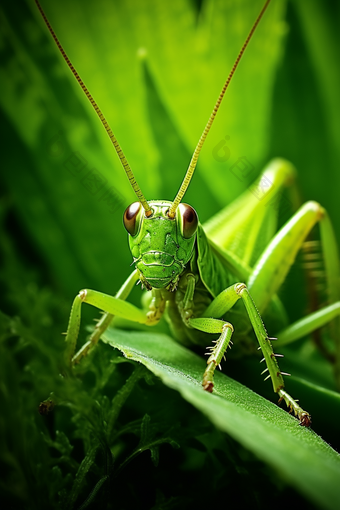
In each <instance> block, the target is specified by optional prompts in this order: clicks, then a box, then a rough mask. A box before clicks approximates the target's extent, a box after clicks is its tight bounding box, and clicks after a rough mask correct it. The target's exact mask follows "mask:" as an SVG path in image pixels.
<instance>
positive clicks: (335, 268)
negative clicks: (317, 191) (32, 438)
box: [36, 0, 340, 427]
mask: <svg viewBox="0 0 340 510" xmlns="http://www.w3.org/2000/svg"><path fill="white" fill-rule="evenodd" d="M269 2H270V0H267V1H266V2H265V5H264V7H263V8H262V10H261V12H260V14H259V15H258V17H257V19H256V21H255V23H254V25H253V27H252V28H251V31H250V33H249V35H248V37H247V39H246V41H245V43H244V45H243V46H242V48H241V50H240V52H239V55H238V57H237V59H236V61H235V64H234V66H233V68H232V70H231V72H230V74H229V76H228V78H227V80H226V82H225V84H224V86H223V88H222V91H221V93H220V95H219V97H218V100H217V102H216V104H215V107H214V109H213V111H212V113H211V115H210V118H209V120H208V122H207V124H206V126H205V128H204V130H203V133H202V135H201V138H200V139H199V142H198V144H197V147H196V149H195V151H194V153H193V156H192V158H191V161H190V164H189V168H188V170H187V172H186V174H185V177H184V180H183V182H182V185H181V187H180V189H179V191H178V193H177V195H176V197H175V199H174V200H173V201H172V202H171V201H167V200H152V201H148V200H146V199H145V197H144V195H143V193H142V191H141V189H140V187H139V186H138V183H137V181H136V179H135V177H134V174H133V172H132V170H131V168H130V166H129V164H128V161H127V159H126V157H125V155H124V153H123V151H122V149H121V147H120V145H119V143H118V141H117V139H116V137H115V135H114V134H113V132H112V130H111V128H110V126H109V125H108V123H107V121H106V119H105V117H104V115H103V114H102V112H101V110H100V109H99V107H98V105H97V104H96V102H95V100H94V99H93V97H92V95H91V94H90V92H89V91H88V89H87V87H86V85H85V84H84V82H83V81H82V79H81V78H80V76H79V74H78V73H77V71H76V70H75V68H74V67H73V65H72V63H71V62H70V60H69V58H68V57H67V55H66V53H65V51H64V49H63V47H62V46H61V44H60V42H59V40H58V38H57V36H56V34H55V33H54V31H53V29H52V27H51V26H50V24H49V22H48V20H47V18H46V15H45V14H44V12H43V10H42V8H41V6H40V4H39V2H38V0H36V4H37V6H38V9H39V10H40V13H41V14H42V16H43V19H44V21H45V23H46V25H47V27H48V29H49V31H50V33H51V35H52V37H53V38H54V40H55V42H56V44H57V46H58V48H59V50H60V52H61V53H62V55H63V57H64V59H65V61H66V63H67V64H68V66H69V68H70V69H71V71H72V73H73V74H74V76H75V78H76V79H77V81H78V83H79V85H80V86H81V88H82V89H83V91H84V93H85V94H86V96H87V97H88V99H89V101H90V102H91V104H92V106H93V108H94V109H95V111H96V113H97V115H98V116H99V118H100V120H101V122H102V124H103V125H104V127H105V129H106V131H107V133H108V135H109V137H110V139H111V141H112V143H113V145H114V148H115V150H116V152H117V155H118V157H119V159H120V161H121V163H122V165H123V168H124V170H125V172H126V175H127V177H128V179H129V181H130V184H131V186H132V188H133V190H134V192H135V194H136V197H137V201H136V202H134V203H132V204H131V205H130V206H129V207H128V208H127V209H126V211H125V213H124V217H123V222H124V226H125V228H126V230H127V232H128V235H129V246H130V250H131V254H132V257H133V265H134V266H135V268H134V270H133V272H132V274H131V275H130V276H129V277H128V279H127V280H126V281H125V282H124V284H123V285H122V287H121V288H120V290H119V291H118V292H117V294H116V295H115V296H114V297H113V296H110V295H107V294H103V293H100V292H97V291H95V290H90V289H84V290H81V291H80V292H79V293H78V295H77V296H76V298H75V300H74V302H73V306H72V309H71V315H70V319H69V324H68V329H67V333H66V345H67V347H66V353H65V356H66V361H67V364H68V366H70V367H72V365H74V364H75V363H78V362H79V361H80V359H81V358H82V357H83V356H85V355H86V354H87V353H88V352H89V350H90V349H91V348H92V347H94V346H95V345H96V344H97V343H98V341H99V339H100V337H101V336H102V335H103V333H104V332H105V330H106V329H107V328H108V327H109V325H110V323H111V321H112V319H113V317H114V316H117V317H120V318H123V319H128V320H130V321H134V322H137V323H140V324H145V325H148V326H152V325H155V324H157V323H158V322H159V320H160V319H161V317H162V316H163V315H165V317H166V319H167V321H168V323H169V325H170V328H171V331H172V333H173V335H174V336H175V338H176V339H177V340H178V341H180V342H182V343H184V344H186V345H192V344H194V345H200V346H206V345H207V344H209V342H210V338H211V334H215V335H218V338H217V340H215V341H214V342H213V345H212V346H211V347H208V350H209V353H208V354H209V357H208V360H207V367H206V370H205V372H204V374H203V378H202V386H203V389H204V390H205V391H208V392H212V391H213V388H214V372H215V369H216V367H217V366H219V365H220V363H221V360H222V359H223V357H224V356H225V353H226V351H227V348H228V347H231V345H232V340H231V339H232V336H233V333H234V330H235V332H236V333H238V334H239V333H242V335H243V336H246V334H247V333H248V332H249V330H251V329H253V331H254V333H255V335H256V338H257V340H258V343H259V349H261V351H262V353H263V359H262V361H263V362H265V364H266V368H265V370H264V371H263V373H266V372H268V374H267V375H266V379H267V378H270V379H271V381H272V385H273V390H274V392H275V393H277V394H278V396H279V401H282V400H284V401H285V403H286V404H287V406H288V408H289V409H290V412H293V413H294V415H295V416H296V417H297V418H298V419H299V421H300V425H302V426H306V427H309V426H310V424H311V416H310V414H309V413H308V412H306V411H304V410H303V409H302V407H300V405H299V404H298V403H297V401H296V400H294V399H293V398H292V397H291V396H290V395H289V394H288V393H287V392H286V390H285V389H284V381H283V375H287V374H285V373H284V372H281V370H280V368H279V365H278V362H277V357H280V355H279V354H275V353H274V351H273V348H272V343H271V341H272V340H276V339H277V338H276V337H269V336H268V334H267V331H266V329H265V326H264V323H263V321H262V318H261V315H263V314H264V313H266V311H268V309H270V310H271V311H272V312H274V313H275V314H277V315H278V316H280V314H281V313H282V304H281V302H280V300H279V298H278V297H277V295H276V294H277V292H278V290H279V288H280V286H281V284H282V282H283V281H284V279H285V277H286V275H287V273H288V271H289V269H290V267H291V265H292V264H293V262H294V260H295V257H296V255H297V253H298V251H299V249H300V248H301V246H302V244H303V243H304V241H305V240H306V238H307V236H308V234H309V232H310V231H311V229H312V228H313V226H314V225H315V224H316V223H319V224H320V229H321V242H322V249H323V255H324V260H325V270H326V277H327V286H328V293H329V298H330V302H331V305H329V306H328V307H326V308H323V309H321V310H319V311H318V312H316V313H313V314H311V315H309V316H307V317H305V318H303V319H302V320H299V321H297V322H296V323H294V324H292V325H290V326H289V327H287V328H285V329H284V330H283V331H282V332H279V333H278V335H277V336H278V337H279V338H280V341H281V343H289V342H291V341H294V340H295V339H297V338H300V337H302V336H304V335H306V334H308V333H309V332H311V331H313V330H315V329H317V328H320V327H321V326H322V325H324V324H326V323H327V322H330V321H332V320H333V323H332V326H333V332H334V335H336V333H337V330H336V327H337V319H336V317H337V316H338V315H339V308H340V296H339V288H338V283H337V280H338V278H339V263H338V253H337V246H336V241H335V237H334V233H333V229H332V226H331V223H330V220H329V218H328V215H327V212H326V211H325V209H324V208H323V207H321V206H320V205H319V204H318V203H317V202H312V201H310V202H307V203H306V204H304V205H303V206H302V207H301V208H300V209H299V210H298V211H297V212H296V213H295V214H294V216H293V217H292V218H291V219H290V220H289V221H288V222H287V223H286V224H285V225H284V226H283V227H282V228H281V230H280V231H279V232H277V233H276V234H275V235H274V236H272V237H271V239H270V240H269V243H268V244H267V246H266V247H265V248H264V249H263V250H262V253H261V254H260V256H259V258H258V260H257V262H256V263H255V264H254V265H253V266H252V267H251V266H250V265H249V263H248V261H249V258H250V257H249V253H253V252H254V250H255V246H256V245H257V242H258V239H259V237H260V230H261V226H263V225H264V227H263V228H265V225H266V221H267V220H268V215H270V209H265V208H264V206H263V205H262V204H261V203H260V202H259V200H258V199H257V198H256V196H255V195H254V194H251V193H249V191H248V192H245V193H244V194H243V195H242V196H241V197H239V199H238V200H237V201H236V202H234V203H233V204H232V205H229V206H227V207H226V208H225V209H223V210H222V211H221V212H220V213H219V214H217V215H216V216H215V217H213V218H212V219H211V220H210V221H208V222H207V223H206V224H205V225H204V227H203V226H202V225H201V224H200V222H199V220H198V215H197V213H196V211H195V210H194V209H193V208H192V207H191V206H190V205H188V204H185V203H183V202H182V199H183V197H184V194H185V192H186V190H187V188H188V186H189V183H190V181H191V178H192V176H193V173H194V170H195V167H196V164H197V160H198V156H199V153H200V151H201V149H202V146H203V144H204V141H205V139H206V137H207V135H208V132H209V130H210V128H211V126H212V124H213V121H214V119H215V116H216V114H217V111H218V109H219V106H220V104H221V101H222V99H223V97H224V94H225V92H226V89H227V87H228V85H229V83H230V80H231V79H232V76H233V74H234V72H235V70H236V68H237V66H238V64H239V62H240V59H241V58H242V55H243V53H244V51H245V49H246V47H247V45H248V43H249V41H250V39H251V37H252V35H253V33H254V31H255V29H256V27H257V25H258V23H259V22H260V20H261V18H262V16H263V15H264V12H265V10H266V9H267V7H268V4H269ZM294 175H295V170H294V168H293V166H292V165H291V164H290V163H288V162H287V161H285V160H279V159H277V160H274V161H272V162H271V163H270V164H269V165H268V167H267V168H266V169H265V170H264V172H263V174H262V175H261V176H260V177H259V180H258V181H257V183H256V184H255V186H260V185H261V183H263V182H266V183H267V187H268V188H269V191H271V192H273V194H274V189H275V194H276V192H277V190H279V189H280V188H282V187H283V186H286V185H289V184H291V182H292V181H293V180H294ZM255 216H256V222H255V221H254V218H255ZM244 225H246V226H247V228H246V229H245V230H243V231H242V230H241V228H242V226H244ZM238 232H240V234H239V238H238V242H239V243H240V244H243V245H244V247H245V249H244V252H248V256H247V257H246V256H245V257H240V256H239V255H238V254H237V253H236V252H233V251H232V249H231V245H232V242H233V240H234V239H235V235H236V234H237V233H238ZM137 283H141V286H142V288H145V289H146V290H147V291H149V292H150V294H151V298H150V300H149V305H148V310H147V311H145V310H143V309H140V308H138V307H136V306H134V305H132V304H130V303H129V302H128V301H126V300H127V298H128V296H129V294H130V292H131V290H132V289H133V288H134V286H135V285H136V284H137ZM238 301H240V302H241V303H243V308H242V310H238V307H237V305H236V303H237V302H238ZM82 303H88V304H90V305H92V306H94V307H96V308H99V309H100V310H102V311H103V312H104V315H103V316H102V318H101V319H100V320H99V321H98V323H97V325H96V327H95V329H94V331H93V332H92V334H91V336H90V338H89V340H88V341H87V342H86V343H85V344H84V345H83V346H82V348H81V349H80V350H79V351H78V352H77V353H76V354H74V352H75V348H76V342H77V338H78V333H79V328H80V319H81V305H82ZM235 308H236V311H235ZM224 316H227V318H228V320H225V319H224ZM245 317H246V319H247V321H245ZM334 319H335V320H334Z"/></svg>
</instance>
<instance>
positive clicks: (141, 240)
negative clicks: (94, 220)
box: [123, 200, 198, 290]
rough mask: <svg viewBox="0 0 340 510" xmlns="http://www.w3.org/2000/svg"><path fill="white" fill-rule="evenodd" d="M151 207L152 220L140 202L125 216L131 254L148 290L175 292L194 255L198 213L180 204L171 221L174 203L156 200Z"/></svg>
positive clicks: (126, 212)
mask: <svg viewBox="0 0 340 510" xmlns="http://www.w3.org/2000/svg"><path fill="white" fill-rule="evenodd" d="M148 204H149V206H150V207H151V209H152V214H151V216H149V217H147V216H146V215H145V211H144V208H143V206H142V205H141V203H140V202H134V203H133V204H131V205H130V206H129V207H128V208H127V209H126V211H125V213H124V218H123V221H124V226H125V228H126V230H127V231H128V233H129V245H130V250H131V254H132V256H133V260H134V263H135V265H136V269H137V270H138V271H139V277H140V280H141V282H142V284H143V285H144V286H145V287H146V288H147V289H149V290H151V289H152V288H156V289H162V288H166V289H168V290H174V289H175V288H176V287H177V282H178V279H179V277H180V275H181V274H182V273H183V271H184V269H185V266H186V264H187V263H188V262H189V260H190V259H191V257H192V254H193V249H194V245H195V241H196V231H197V226H198V217H197V213H196V211H195V209H193V208H192V207H191V206H190V205H188V204H180V205H179V206H178V208H177V210H176V214H175V217H174V218H170V217H169V215H168V212H169V209H170V207H171V204H172V202H168V201H165V200H154V201H149V202H148Z"/></svg>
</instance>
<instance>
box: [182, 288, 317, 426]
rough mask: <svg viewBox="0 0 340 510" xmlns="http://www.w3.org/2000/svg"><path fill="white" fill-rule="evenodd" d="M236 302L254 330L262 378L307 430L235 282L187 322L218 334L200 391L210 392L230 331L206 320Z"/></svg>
mask: <svg viewBox="0 0 340 510" xmlns="http://www.w3.org/2000/svg"><path fill="white" fill-rule="evenodd" d="M239 299H242V301H243V303H244V306H245V308H246V311H247V313H248V316H249V319H250V322H251V324H252V326H253V328H254V331H255V334H256V337H257V340H258V342H259V345H260V348H261V350H262V353H263V356H264V358H263V360H262V361H265V362H266V365H267V368H266V369H265V370H264V371H263V372H262V373H265V372H267V371H268V372H269V374H268V376H267V377H266V379H267V378H271V380H272V384H273V389H274V391H275V393H278V395H279V397H280V400H282V399H283V400H284V401H285V402H286V404H287V406H288V407H289V408H290V410H291V411H293V412H294V414H295V416H297V417H298V418H299V420H300V424H301V425H304V426H307V427H308V426H309V425H310V423H311V418H310V415H309V414H308V413H307V412H306V411H304V410H303V409H302V408H301V407H300V406H299V405H298V404H297V402H296V401H295V400H294V399H293V398H292V397H291V396H290V395H289V394H288V393H287V392H286V391H285V390H284V382H283V377H282V375H286V374H285V373H284V372H281V371H280V368H279V365H278V363H277V360H276V357H277V355H275V353H274V351H273V348H272V345H271V342H270V340H271V339H270V338H269V337H268V334H267V331H266V329H265V327H264V324H263V322H262V319H261V316H260V314H259V312H258V311H257V308H256V306H255V304H254V301H253V300H252V297H251V296H250V294H249V291H248V289H247V287H246V285H245V284H244V283H236V284H235V285H232V286H231V287H228V288H227V289H226V290H224V291H223V292H221V293H220V294H219V295H218V296H217V297H216V298H215V299H214V300H213V301H212V303H211V304H210V305H209V306H208V308H207V309H206V311H205V313H204V314H203V315H204V316H203V317H202V318H197V319H189V324H190V326H192V327H194V328H196V329H199V330H201V331H205V332H207V333H216V332H220V333H221V335H220V337H219V339H218V340H217V342H216V344H215V347H213V349H212V353H211V356H210V357H209V359H208V362H207V363H208V367H207V369H206V371H205V373H204V376H203V386H204V388H205V389H206V390H207V391H210V392H211V391H212V389H213V374H214V371H215V368H216V366H217V365H218V364H219V363H220V361H221V359H222V357H223V355H224V353H225V351H226V349H227V347H228V345H229V343H230V339H231V335H232V331H233V329H232V326H231V324H229V323H227V322H226V321H221V320H217V319H211V318H209V317H212V316H215V317H221V316H222V315H223V314H224V313H225V312H227V311H228V310H229V309H230V308H231V307H232V306H234V304H235V303H236V301H238V300H239Z"/></svg>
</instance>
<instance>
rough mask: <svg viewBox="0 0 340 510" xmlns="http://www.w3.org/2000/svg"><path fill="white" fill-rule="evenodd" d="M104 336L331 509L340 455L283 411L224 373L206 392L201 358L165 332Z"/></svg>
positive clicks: (337, 491)
mask: <svg viewBox="0 0 340 510" xmlns="http://www.w3.org/2000/svg"><path fill="white" fill-rule="evenodd" d="M103 340H104V342H106V343H108V344H110V345H111V346H112V347H116V348H118V349H120V350H121V351H122V352H123V353H124V355H125V356H126V357H127V358H129V359H133V360H135V361H138V362H140V363H142V364H144V365H145V366H146V367H147V368H148V369H149V370H151V371H152V372H153V373H154V374H155V375H157V376H158V377H160V378H161V379H162V381H163V382H164V384H166V385H167V386H169V387H171V388H173V389H175V390H177V391H179V392H180V393H181V395H182V396H183V398H185V399H186V400H187V401H188V402H190V403H191V404H192V405H194V406H195V407H197V408H198V409H199V410H201V411H202V413H204V414H205V415H206V416H207V417H208V418H209V419H210V420H211V421H212V422H213V423H214V424H215V425H216V426H217V427H218V428H220V429H221V430H224V431H225V432H227V433H228V434H230V435H231V436H232V437H233V438H234V439H236V440H238V441H239V442H240V443H241V444H243V445H244V446H245V447H247V448H249V449H250V450H251V451H252V452H254V453H255V454H256V455H257V456H258V457H259V458H260V459H262V460H263V461H265V462H267V463H268V464H269V465H270V466H272V467H273V468H274V469H276V470H277V471H278V472H279V473H280V474H281V475H282V476H283V477H284V478H285V479H286V480H288V481H289V482H290V483H291V484H292V485H294V486H295V487H296V488H297V489H298V490H299V491H301V492H302V493H303V494H304V495H306V496H307V497H308V498H309V499H310V500H311V501H313V502H314V503H317V504H318V505H320V506H321V507H323V508H329V509H333V508H335V507H336V506H337V504H339V503H340V487H339V479H340V478H339V477H340V456H339V455H338V454H337V453H336V452H335V451H334V450H333V449H332V448H331V447H330V446H329V445H328V444H327V443H325V442H324V441H323V440H322V439H321V438H320V437H319V436H318V435H316V434H315V433H314V432H313V430H311V429H306V428H303V427H300V425H299V422H298V421H297V420H296V419H295V418H293V417H292V416H290V415H289V414H288V413H287V412H285V411H284V410H282V409H280V408H279V407H278V406H276V405H274V404H272V403H271V402H268V401H267V400H265V399H264V398H262V397H260V396H259V395H257V394H256V393H254V392H253V391H251V390H250V389H248V388H246V387H245V386H242V385H241V384H239V383H238V382H236V381H234V380H232V379H230V378H229V377H227V376H226V375H224V374H222V373H217V374H216V379H215V382H216V385H215V388H214V393H213V394H209V393H207V392H204V391H203V390H202V387H201V377H202V374H203V371H204V367H205V363H204V360H203V359H202V358H200V357H198V356H197V355H196V354H193V353H192V352H191V351H189V350H187V349H185V348H184V347H182V346H180V345H179V344H177V343H176V342H174V341H173V340H172V339H171V338H170V337H168V336H165V335H159V334H147V333H141V332H138V333H135V332H124V331H121V330H115V329H110V330H108V331H107V332H106V333H105V335H104V337H103Z"/></svg>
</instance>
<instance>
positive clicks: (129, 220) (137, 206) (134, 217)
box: [123, 202, 142, 236]
mask: <svg viewBox="0 0 340 510" xmlns="http://www.w3.org/2000/svg"><path fill="white" fill-rule="evenodd" d="M141 207H142V204H141V203H140V202H133V204H131V205H129V207H128V208H127V209H126V210H125V213H124V216H123V223H124V227H125V228H126V230H127V231H128V233H129V234H130V235H131V236H135V235H136V234H137V232H138V229H139V223H140V221H139V213H140V210H141Z"/></svg>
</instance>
